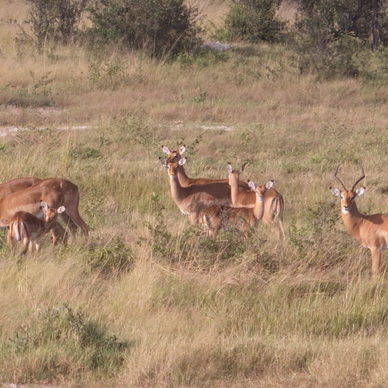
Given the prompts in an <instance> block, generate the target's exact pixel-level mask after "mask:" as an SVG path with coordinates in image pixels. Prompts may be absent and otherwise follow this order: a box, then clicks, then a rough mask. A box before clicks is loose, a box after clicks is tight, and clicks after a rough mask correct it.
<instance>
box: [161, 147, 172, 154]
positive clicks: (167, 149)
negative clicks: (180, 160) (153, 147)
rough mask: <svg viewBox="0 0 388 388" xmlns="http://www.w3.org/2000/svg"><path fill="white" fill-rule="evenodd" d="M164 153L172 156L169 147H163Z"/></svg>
mask: <svg viewBox="0 0 388 388" xmlns="http://www.w3.org/2000/svg"><path fill="white" fill-rule="evenodd" d="M162 151H163V152H164V153H165V154H167V155H170V154H171V151H170V149H169V148H168V147H167V146H163V147H162Z"/></svg>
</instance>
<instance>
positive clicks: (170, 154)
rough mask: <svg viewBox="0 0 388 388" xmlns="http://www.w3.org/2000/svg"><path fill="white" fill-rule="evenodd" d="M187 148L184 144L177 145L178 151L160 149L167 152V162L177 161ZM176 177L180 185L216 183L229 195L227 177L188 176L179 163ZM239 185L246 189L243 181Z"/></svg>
mask: <svg viewBox="0 0 388 388" xmlns="http://www.w3.org/2000/svg"><path fill="white" fill-rule="evenodd" d="M186 150H187V148H186V146H185V145H181V146H180V147H179V151H171V150H170V149H169V148H168V147H166V146H163V147H162V151H163V152H164V153H165V154H167V163H170V162H179V160H180V159H181V158H182V154H183V153H184V152H186ZM176 173H177V177H178V180H179V183H180V184H181V186H182V187H188V186H191V185H203V184H208V183H217V184H218V185H219V187H220V190H224V193H225V195H226V196H228V197H229V196H230V186H229V182H228V180H227V179H208V178H189V177H188V176H187V175H186V172H185V169H184V167H183V165H179V166H178V168H177V170H176ZM239 185H240V187H241V188H243V189H245V190H248V189H249V187H248V185H247V184H246V183H245V182H240V183H239Z"/></svg>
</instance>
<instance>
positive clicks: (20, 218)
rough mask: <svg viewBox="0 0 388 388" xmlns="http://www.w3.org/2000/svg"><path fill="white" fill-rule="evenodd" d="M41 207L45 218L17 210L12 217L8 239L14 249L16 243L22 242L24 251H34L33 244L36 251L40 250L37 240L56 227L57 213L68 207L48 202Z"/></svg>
mask: <svg viewBox="0 0 388 388" xmlns="http://www.w3.org/2000/svg"><path fill="white" fill-rule="evenodd" d="M40 206H41V209H42V212H43V215H44V218H43V220H40V219H39V218H37V217H35V216H34V215H33V214H31V213H27V212H23V211H21V212H17V213H16V214H15V215H14V216H13V217H12V219H11V221H10V223H9V227H8V234H7V241H8V243H9V244H10V245H11V247H12V249H15V247H16V244H17V243H19V242H21V243H22V245H23V250H22V253H23V254H24V253H26V252H27V250H28V251H29V252H32V250H33V244H35V249H36V251H38V250H39V244H38V243H37V240H38V239H39V238H40V237H42V236H43V235H44V234H46V233H47V232H48V231H49V230H51V229H52V228H54V227H55V218H56V216H57V214H62V213H63V212H64V211H65V210H66V208H65V207H64V206H60V207H59V208H57V209H56V208H53V207H49V206H48V205H47V203H46V202H43V201H42V202H41V205H40Z"/></svg>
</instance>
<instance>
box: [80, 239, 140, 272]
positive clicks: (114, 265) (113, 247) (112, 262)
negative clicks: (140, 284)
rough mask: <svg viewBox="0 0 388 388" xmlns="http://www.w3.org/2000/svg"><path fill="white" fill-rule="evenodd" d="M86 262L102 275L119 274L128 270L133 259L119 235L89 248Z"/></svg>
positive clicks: (131, 265) (130, 251)
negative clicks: (102, 244)
mask: <svg viewBox="0 0 388 388" xmlns="http://www.w3.org/2000/svg"><path fill="white" fill-rule="evenodd" d="M87 262H88V265H89V267H90V269H91V270H93V271H100V273H101V274H104V275H112V274H113V275H119V274H121V273H123V272H126V271H129V270H130V269H131V268H132V267H133V265H134V262H135V259H134V256H133V253H132V250H131V249H130V248H129V247H127V246H126V245H125V244H124V242H123V241H122V239H121V238H120V237H116V238H115V239H113V240H112V241H111V242H110V243H109V244H106V245H104V246H95V247H91V248H89V251H88V259H87Z"/></svg>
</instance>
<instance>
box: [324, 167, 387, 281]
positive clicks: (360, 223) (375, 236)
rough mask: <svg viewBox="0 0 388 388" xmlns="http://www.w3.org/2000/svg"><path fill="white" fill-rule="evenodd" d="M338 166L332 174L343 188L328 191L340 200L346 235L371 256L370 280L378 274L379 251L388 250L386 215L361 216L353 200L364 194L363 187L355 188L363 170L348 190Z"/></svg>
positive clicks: (362, 177) (361, 178)
mask: <svg viewBox="0 0 388 388" xmlns="http://www.w3.org/2000/svg"><path fill="white" fill-rule="evenodd" d="M339 168H340V166H338V167H337V170H336V171H335V173H334V177H335V178H336V179H337V180H338V182H339V183H340V184H341V186H342V187H343V189H344V190H343V191H340V190H339V189H337V188H335V187H330V191H331V193H332V194H333V195H335V196H336V197H340V198H341V216H342V221H343V222H344V225H345V228H346V230H347V231H348V233H349V234H350V235H351V236H352V237H353V238H354V239H356V240H358V241H360V242H361V245H362V246H363V247H365V248H368V249H369V250H370V252H371V256H372V279H374V278H376V276H377V275H378V273H379V267H380V260H381V251H382V250H383V249H388V215H384V214H371V215H367V214H362V213H360V212H359V211H358V209H357V205H356V201H355V199H356V198H357V197H359V196H361V195H362V194H364V192H365V187H364V186H362V187H359V188H358V189H356V186H357V185H358V184H359V183H360V182H361V181H362V180H363V179H364V178H365V173H364V169H363V168H362V175H361V177H360V178H358V179H357V181H356V182H355V183H354V185H353V186H352V188H351V190H348V189H347V188H346V186H345V184H344V183H343V181H342V180H341V179H340V178H339V177H338V176H337V174H338V171H339Z"/></svg>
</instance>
